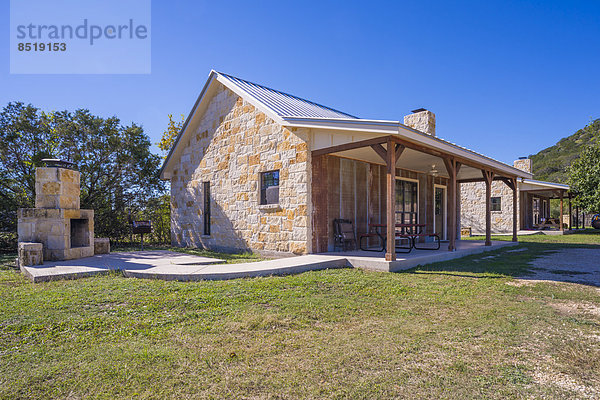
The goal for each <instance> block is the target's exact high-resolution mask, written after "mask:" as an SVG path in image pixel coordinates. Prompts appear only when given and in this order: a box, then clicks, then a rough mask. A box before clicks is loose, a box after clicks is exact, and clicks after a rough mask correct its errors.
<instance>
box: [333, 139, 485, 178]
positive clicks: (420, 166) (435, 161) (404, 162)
mask: <svg viewBox="0 0 600 400" xmlns="http://www.w3.org/2000/svg"><path fill="white" fill-rule="evenodd" d="M384 147H385V145H384ZM331 155H334V156H339V157H344V158H350V159H353V160H358V161H364V162H369V163H372V164H380V165H385V162H384V161H383V159H382V158H381V157H380V156H379V155H378V154H377V153H376V152H375V150H373V149H372V148H371V147H361V148H358V149H352V150H346V151H340V152H336V153H331ZM433 165H435V169H436V170H437V171H438V176H443V177H448V172H447V171H446V167H445V165H444V161H443V159H442V158H441V157H437V156H434V155H430V154H427V153H422V152H420V151H417V150H413V149H408V148H407V149H405V150H404V151H403V153H402V155H401V156H400V159H399V160H398V162H396V168H402V169H407V170H411V171H416V172H421V173H428V172H430V171H431V170H432V166H433ZM481 178H482V173H481V170H480V169H478V168H473V167H469V166H468V165H463V166H461V168H460V172H459V174H458V176H457V179H459V180H461V179H481Z"/></svg>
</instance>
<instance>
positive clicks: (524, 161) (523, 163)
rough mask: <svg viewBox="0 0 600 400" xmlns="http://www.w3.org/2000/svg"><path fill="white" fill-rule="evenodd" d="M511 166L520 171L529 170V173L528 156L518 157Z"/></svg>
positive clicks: (529, 162) (529, 161)
mask: <svg viewBox="0 0 600 400" xmlns="http://www.w3.org/2000/svg"><path fill="white" fill-rule="evenodd" d="M513 166H514V167H515V168H517V169H520V170H521V171H525V172H529V173H530V174H531V169H532V168H531V159H530V158H528V157H519V159H518V160H515V162H514V163H513Z"/></svg>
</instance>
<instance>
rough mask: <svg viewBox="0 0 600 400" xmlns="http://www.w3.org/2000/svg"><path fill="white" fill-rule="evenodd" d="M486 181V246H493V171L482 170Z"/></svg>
mask: <svg viewBox="0 0 600 400" xmlns="http://www.w3.org/2000/svg"><path fill="white" fill-rule="evenodd" d="M481 173H482V174H483V179H484V180H485V245H486V246H491V245H492V204H491V203H492V181H493V179H494V173H493V172H492V171H486V170H484V169H482V170H481Z"/></svg>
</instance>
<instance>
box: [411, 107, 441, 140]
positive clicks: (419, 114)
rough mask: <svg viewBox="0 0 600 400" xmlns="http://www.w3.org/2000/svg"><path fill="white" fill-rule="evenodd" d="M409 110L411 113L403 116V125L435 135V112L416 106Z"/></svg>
mask: <svg viewBox="0 0 600 400" xmlns="http://www.w3.org/2000/svg"><path fill="white" fill-rule="evenodd" d="M411 112H412V114H409V115H406V116H405V117H404V125H406V126H409V127H411V128H413V129H416V130H418V131H421V132H423V133H426V134H428V135H431V136H435V114H434V113H432V112H431V111H429V110H426V109H424V108H417V109H416V110H412V111H411Z"/></svg>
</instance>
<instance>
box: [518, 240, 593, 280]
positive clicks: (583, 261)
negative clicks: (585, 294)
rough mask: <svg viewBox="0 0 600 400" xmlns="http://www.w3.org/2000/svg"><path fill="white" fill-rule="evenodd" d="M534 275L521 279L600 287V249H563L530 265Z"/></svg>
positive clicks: (550, 253)
mask: <svg viewBox="0 0 600 400" xmlns="http://www.w3.org/2000/svg"><path fill="white" fill-rule="evenodd" d="M529 265H531V267H532V272H533V275H528V276H523V277H520V279H535V280H549V281H560V282H573V283H581V284H584V285H593V286H600V249H561V250H556V251H551V252H548V254H546V255H545V256H542V257H539V258H536V259H535V260H533V261H532V262H530V263H529Z"/></svg>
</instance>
